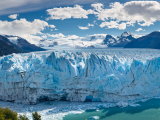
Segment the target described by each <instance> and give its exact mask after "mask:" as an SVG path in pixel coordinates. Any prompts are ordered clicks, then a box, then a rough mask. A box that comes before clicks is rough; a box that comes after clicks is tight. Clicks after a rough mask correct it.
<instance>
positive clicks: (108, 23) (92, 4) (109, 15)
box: [0, 0, 160, 44]
mask: <svg viewBox="0 0 160 120" xmlns="http://www.w3.org/2000/svg"><path fill="white" fill-rule="evenodd" d="M159 2H160V1H159V0H158V1H129V0H120V1H116V0H0V34H2V35H14V36H20V37H22V38H25V39H27V40H28V41H29V42H31V43H33V44H34V43H36V42H37V41H39V40H42V39H59V38H70V39H76V38H78V37H85V36H88V35H94V34H95V35H96V34H109V35H113V36H119V35H121V34H122V33H123V32H125V31H127V32H129V31H130V32H131V33H133V34H137V35H146V34H148V33H150V32H153V31H159V30H160V3H159Z"/></svg>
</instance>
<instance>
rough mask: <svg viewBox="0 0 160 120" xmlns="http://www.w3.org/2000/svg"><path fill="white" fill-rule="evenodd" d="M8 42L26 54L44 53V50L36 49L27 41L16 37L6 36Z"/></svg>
mask: <svg viewBox="0 0 160 120" xmlns="http://www.w3.org/2000/svg"><path fill="white" fill-rule="evenodd" d="M5 37H7V38H8V39H9V40H10V42H12V43H13V44H15V45H16V46H18V47H19V48H21V49H23V50H24V51H26V52H33V51H44V50H45V49H42V48H40V47H37V46H36V45H34V44H31V43H29V42H28V41H27V40H25V39H23V38H20V37H17V36H8V35H6V36H5Z"/></svg>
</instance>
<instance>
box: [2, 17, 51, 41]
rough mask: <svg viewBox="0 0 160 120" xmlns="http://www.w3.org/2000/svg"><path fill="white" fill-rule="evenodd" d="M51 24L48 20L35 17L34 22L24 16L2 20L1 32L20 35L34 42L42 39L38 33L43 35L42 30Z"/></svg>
mask: <svg viewBox="0 0 160 120" xmlns="http://www.w3.org/2000/svg"><path fill="white" fill-rule="evenodd" d="M49 26H50V25H49V24H48V23H47V22H46V21H43V20H39V19H35V20H34V21H32V22H30V21H27V20H26V19H24V18H22V19H20V20H13V21H11V22H8V21H0V34H7V35H15V36H20V37H22V38H25V39H26V40H28V41H29V42H31V43H32V44H34V43H36V41H37V40H40V39H42V38H41V37H40V36H36V35H38V34H39V35H42V36H43V33H42V31H43V30H44V29H45V28H46V27H49Z"/></svg>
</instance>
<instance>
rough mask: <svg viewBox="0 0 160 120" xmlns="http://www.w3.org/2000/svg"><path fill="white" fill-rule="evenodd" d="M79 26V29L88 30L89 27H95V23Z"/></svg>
mask: <svg viewBox="0 0 160 120" xmlns="http://www.w3.org/2000/svg"><path fill="white" fill-rule="evenodd" d="M78 27H79V29H81V30H88V29H89V27H94V24H90V23H88V25H87V26H86V27H82V26H78Z"/></svg>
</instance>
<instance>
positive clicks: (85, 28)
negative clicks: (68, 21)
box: [78, 26, 89, 30]
mask: <svg viewBox="0 0 160 120" xmlns="http://www.w3.org/2000/svg"><path fill="white" fill-rule="evenodd" d="M78 27H79V29H81V30H88V29H89V28H88V27H82V26H78Z"/></svg>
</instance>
